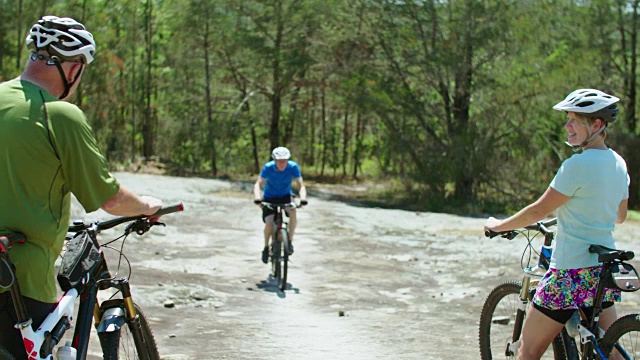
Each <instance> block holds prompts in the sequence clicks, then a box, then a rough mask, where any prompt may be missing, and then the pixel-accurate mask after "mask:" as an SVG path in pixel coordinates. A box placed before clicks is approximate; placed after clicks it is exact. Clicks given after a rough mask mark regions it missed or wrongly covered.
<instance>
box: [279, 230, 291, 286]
mask: <svg viewBox="0 0 640 360" xmlns="http://www.w3.org/2000/svg"><path fill="white" fill-rule="evenodd" d="M278 238H280V243H281V244H282V253H281V254H282V256H281V258H280V259H281V260H282V277H281V279H279V281H280V283H279V284H278V286H279V288H280V290H282V291H285V290H286V289H287V271H288V270H289V233H287V230H285V229H280V231H279V235H278Z"/></svg>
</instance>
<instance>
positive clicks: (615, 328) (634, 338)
mask: <svg viewBox="0 0 640 360" xmlns="http://www.w3.org/2000/svg"><path fill="white" fill-rule="evenodd" d="M632 333H633V334H632ZM600 344H601V346H600V349H601V350H602V351H603V352H604V354H605V355H606V356H607V357H609V355H611V351H612V350H613V348H614V347H615V346H616V344H618V346H621V347H622V348H624V350H625V351H626V353H627V354H632V356H635V355H637V354H638V353H639V352H640V314H629V315H625V316H623V317H621V318H619V319H618V320H616V321H615V322H614V323H613V324H611V326H610V327H609V329H607V332H606V333H605V334H604V336H603V337H602V340H601V341H600ZM632 358H633V359H635V357H632Z"/></svg>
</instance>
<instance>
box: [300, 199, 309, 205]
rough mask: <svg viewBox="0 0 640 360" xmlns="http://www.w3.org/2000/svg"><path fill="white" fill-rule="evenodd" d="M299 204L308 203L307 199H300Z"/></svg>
mask: <svg viewBox="0 0 640 360" xmlns="http://www.w3.org/2000/svg"><path fill="white" fill-rule="evenodd" d="M300 205H309V202H308V201H307V200H300Z"/></svg>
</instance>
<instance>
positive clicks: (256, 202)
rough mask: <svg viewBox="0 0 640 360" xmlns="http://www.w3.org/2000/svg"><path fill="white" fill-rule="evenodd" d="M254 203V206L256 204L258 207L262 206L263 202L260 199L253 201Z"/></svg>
mask: <svg viewBox="0 0 640 360" xmlns="http://www.w3.org/2000/svg"><path fill="white" fill-rule="evenodd" d="M253 203H254V204H256V205H260V204H262V200H260V199H253Z"/></svg>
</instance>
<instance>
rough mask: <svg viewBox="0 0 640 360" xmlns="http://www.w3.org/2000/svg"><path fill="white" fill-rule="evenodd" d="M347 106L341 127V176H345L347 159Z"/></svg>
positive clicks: (348, 136) (348, 133)
mask: <svg viewBox="0 0 640 360" xmlns="http://www.w3.org/2000/svg"><path fill="white" fill-rule="evenodd" d="M349 130H350V129H349V106H347V108H346V110H345V112H344V126H343V128H342V177H347V162H348V160H349V138H350V136H351V134H350V131H349Z"/></svg>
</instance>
